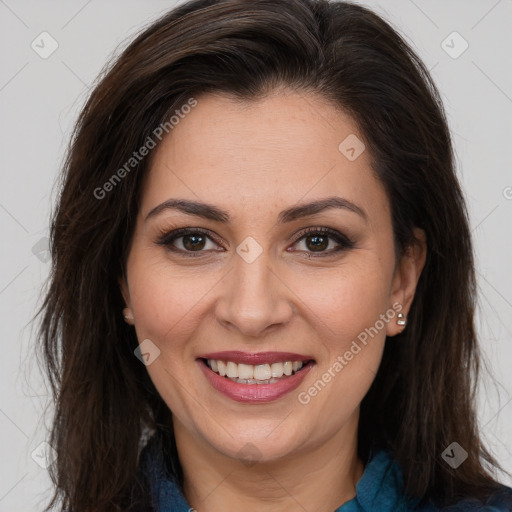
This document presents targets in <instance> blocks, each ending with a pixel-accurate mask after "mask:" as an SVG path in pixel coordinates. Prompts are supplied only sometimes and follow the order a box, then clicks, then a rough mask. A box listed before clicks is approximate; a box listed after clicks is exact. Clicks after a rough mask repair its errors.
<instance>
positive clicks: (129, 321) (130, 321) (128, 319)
mask: <svg viewBox="0 0 512 512" xmlns="http://www.w3.org/2000/svg"><path fill="white" fill-rule="evenodd" d="M123 316H124V320H125V322H126V323H127V324H130V325H133V316H132V315H131V314H130V309H129V308H124V309H123Z"/></svg>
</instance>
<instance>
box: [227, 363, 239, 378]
mask: <svg viewBox="0 0 512 512" xmlns="http://www.w3.org/2000/svg"><path fill="white" fill-rule="evenodd" d="M226 375H227V376H228V377H233V378H234V377H238V365H237V364H236V363H233V362H232V361H228V364H227V365H226Z"/></svg>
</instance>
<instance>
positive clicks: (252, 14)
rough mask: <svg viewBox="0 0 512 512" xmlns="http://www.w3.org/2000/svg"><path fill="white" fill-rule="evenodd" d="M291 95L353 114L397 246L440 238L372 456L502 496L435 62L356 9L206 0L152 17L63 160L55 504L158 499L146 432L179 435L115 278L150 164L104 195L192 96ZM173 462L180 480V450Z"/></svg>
mask: <svg viewBox="0 0 512 512" xmlns="http://www.w3.org/2000/svg"><path fill="white" fill-rule="evenodd" d="M279 86H286V87H289V88H291V89H294V90H297V91H301V92H304V93H308V92H310V93H314V94H318V95H321V96H322V97H324V98H326V99H327V100H330V101H331V102H332V104H333V105H334V106H337V107H339V108H341V109H343V110H344V111H345V112H348V113H349V114H350V115H351V116H352V117H353V118H354V119H355V120H356V122H357V123H358V125H359V127H360V129H361V133H362V134H363V137H364V140H365V144H366V145H367V148H368V149H369V152H370V154H371V155H372V162H373V164H372V165H373V170H374V172H375V173H376V176H377V177H378V179H379V180H380V181H381V182H382V183H383V185H384V187H385V189H386V191H387V194H388V197H389V201H390V205H391V212H392V222H393V229H394V235H395V242H396V246H397V248H398V249H399V252H400V253H401V252H403V251H405V250H406V248H407V247H408V246H410V245H411V244H413V243H414V242H415V240H414V237H413V231H412V229H413V227H414V226H418V227H420V228H422V229H423V230H424V231H425V233H426V236H427V243H428V255H427V261H426V264H425V267H424V270H423V273H422V275H421V278H420V280H419V283H418V287H417V291H416V296H415V299H414V301H413V304H412V308H411V311H410V313H409V318H408V326H407V329H405V331H404V332H403V333H402V334H400V335H398V336H397V337H396V338H395V339H393V340H389V342H388V343H386V348H385V351H384V355H383V360H382V364H381V367H380V369H379V372H378V374H377V376H376V379H375V381H374V383H373V385H372V387H371V389H370V391H369V392H368V394H367V396H366V397H365V398H364V400H363V402H362V404H361V417H360V426H359V446H358V449H359V453H360V455H361V457H363V458H364V459H366V457H367V456H368V453H370V450H373V449H375V448H379V447H384V448H389V449H390V450H392V451H393V454H394V456H395V458H396V460H397V461H398V462H399V463H400V464H401V466H402V469H403V472H404V481H405V485H406V492H407V493H408V494H409V495H411V496H415V497H420V498H424V499H427V498H429V499H433V500H435V501H436V502H437V503H438V504H448V503H451V502H453V501H456V500H457V499H460V498H461V497H469V496H474V497H480V498H483V497H485V496H487V495H489V493H490V491H491V490H492V489H493V488H494V487H496V484H495V481H494V480H493V477H492V476H491V474H490V473H489V472H488V471H489V470H488V469H487V468H486V466H495V467H499V466H498V465H497V463H496V461H495V460H494V459H493V458H492V456H491V455H490V453H489V452H488V451H487V450H486V448H485V447H484V446H483V444H482V442H481V440H480V438H479V432H478V427H477V422H476V415H475V408H474V396H475V389H476V381H477V375H478V369H479V360H480V359H479V358H480V356H479V353H478V346H477V339H476V335H475V328H474V318H473V317H474V308H475V297H476V289H475V275H474V263H473V255H472V246H471V240H470V232H469V229H468V218H467V212H466V207H465V203H464V199H463V195H462V192H461V189H460V186H459V183H458V181H457V178H456V174H455V169H454V157H453V151H452V143H451V139H450V134H449V131H448V127H447V122H446V119H445V114H444V111H443V107H442V104H441V100H440V96H439V93H438V91H437V89H436V87H435V85H434V84H433V82H432V79H431V77H430V75H429V73H428V71H427V69H426V68H425V66H424V64H423V63H422V62H421V61H420V59H419V58H418V57H417V55H416V54H415V53H414V51H413V50H412V49H411V48H410V46H409V45H408V44H407V43H406V42H405V41H404V40H403V38H402V37H400V36H399V35H398V34H397V32H396V31H395V30H394V29H393V28H392V27H391V26H390V25H389V24H388V23H387V22H385V21H384V20H383V19H381V18H380V17H379V16H377V15H376V14H374V13H372V12H371V11H370V10H367V9H366V8H363V7H361V6H359V5H355V4H351V3H348V2H327V1H325V0H196V1H193V2H189V3H186V4H183V5H181V6H180V7H178V8H176V9H174V10H172V11H170V12H169V13H168V14H166V15H165V16H163V17H162V18H160V19H159V20H158V21H156V22H155V23H153V24H151V26H149V27H148V28H146V29H145V30H144V31H143V32H142V33H141V34H140V35H138V37H136V39H135V40H134V41H133V42H132V43H131V44H130V45H129V46H128V47H127V48H126V49H125V50H124V51H123V52H122V54H121V55H120V56H119V57H118V58H117V59H116V60H115V61H114V62H113V63H112V64H111V65H110V67H109V68H108V69H107V70H106V71H105V72H104V73H103V74H102V76H101V77H100V80H99V82H98V84H97V85H96V87H95V88H94V89H93V90H92V92H91V94H90V97H89V99H88V101H87V102H86V105H85V106H84V108H83V110H82V112H81V114H80V116H79V119H78V121H77V124H76V128H75V132H74V134H73V140H72V143H71V144H70V148H69V152H68V155H67V158H66V161H65V165H64V169H63V174H62V182H61V187H60V190H59V195H60V197H59V202H58V204H57V206H56V208H55V210H54V211H53V213H52V223H51V238H50V245H51V247H50V249H51V254H52V271H51V275H50V279H49V286H48V289H47V291H46V295H45V298H44V303H43V305H42V307H41V310H40V311H39V312H38V314H41V316H42V319H41V327H40V348H41V349H42V354H43V356H44V365H45V369H46V371H47V373H48V375H49V379H50V383H51V386H52V390H53V393H54V397H55V400H54V404H55V415H54V423H53V426H52V430H51V438H50V443H51V445H52V446H53V448H54V449H55V451H56V455H57V459H56V462H55V464H54V465H53V466H51V468H50V469H51V476H52V479H53V481H54V483H55V486H56V492H55V495H54V496H53V499H52V502H51V504H50V506H54V505H55V504H56V503H61V504H62V506H63V507H65V508H66V509H67V510H70V511H72V512H82V511H91V510H94V511H95V512H101V511H107V510H108V511H113V510H131V509H132V508H131V507H133V508H134V507H135V503H136V502H137V500H138V501H139V502H143V501H144V499H145V494H144V493H145V492H146V490H145V487H144V485H143V482H142V481H141V480H140V479H139V477H138V476H137V468H138V453H139V445H140V442H141V435H142V431H143V428H145V427H149V428H152V429H155V430H156V431H157V432H160V433H162V432H164V433H167V435H168V436H169V438H170V439H171V441H172V442H173V436H172V430H170V429H171V427H170V424H171V422H170V420H169V419H170V414H171V413H170V411H169V410H168V408H167V406H166V405H165V403H164V402H163V400H162V399H161V398H160V396H159V395H158V393H157V391H156V389H155V388H154V386H153V384H152V382H151V380H150V379H149V376H148V373H147V371H146V368H145V367H144V365H142V364H141V363H140V361H139V360H138V359H137V358H136V357H135V356H134V349H135V348H136V347H137V339H136V336H135V332H134V330H133V328H132V327H130V326H127V325H126V324H125V322H124V321H123V318H122V314H121V312H122V309H123V307H124V303H123V299H122V296H121V293H120V288H119V283H118V279H119V277H120V276H122V275H123V273H124V268H125V262H126V258H127V254H128V251H129V246H130V241H131V237H132V234H133V230H134V223H135V218H136V215H137V212H138V207H139V203H140V190H141V180H142V179H143V177H144V175H145V173H146V172H147V171H148V169H149V165H150V162H151V155H150V156H148V157H147V158H145V159H142V160H141V161H140V162H137V165H136V166H135V167H134V168H133V169H130V171H129V172H126V173H124V175H123V179H120V180H118V181H115V183H114V185H112V186H111V187H108V189H109V190H108V193H101V196H102V197H100V198H98V195H100V194H98V192H97V191H98V189H99V188H102V187H103V190H106V188H105V187H104V184H105V183H107V182H109V183H111V184H112V181H109V180H111V179H112V176H113V175H115V174H116V173H118V170H119V169H120V168H122V166H123V165H124V164H125V163H126V162H127V161H129V159H130V158H131V157H132V155H133V152H134V151H137V150H138V149H139V148H140V147H142V146H143V145H144V143H145V141H146V140H147V138H148V137H152V138H154V135H152V134H154V130H155V128H156V127H158V126H159V125H161V124H162V123H165V122H166V121H168V119H169V115H170V113H173V112H174V111H175V110H176V109H179V108H180V107H181V106H182V105H183V104H185V103H186V102H187V101H188V100H189V99H190V98H191V97H194V98H198V99H199V101H200V96H201V95H202V94H205V93H208V92H213V91H215V92H221V93H226V94H230V95H232V96H233V97H235V98H237V99H240V100H242V101H253V100H257V99H258V98H261V97H263V96H264V95H265V94H267V93H268V92H270V91H272V90H275V89H276V88H277V87H279ZM125 170H126V169H125ZM118 176H119V174H118ZM398 256H399V254H398ZM453 441H457V442H458V443H459V444H460V445H461V446H462V447H463V448H464V449H465V450H466V451H467V452H468V455H469V456H468V459H467V460H466V461H465V462H464V464H462V465H461V466H460V467H459V468H458V469H457V470H453V469H451V468H450V467H449V466H448V465H447V464H446V463H445V462H444V461H443V460H442V459H441V453H442V452H443V450H444V449H445V448H446V447H447V446H448V445H449V444H450V443H451V442H453ZM173 450H174V451H173ZM168 457H169V458H171V459H172V460H171V461H170V462H171V465H172V466H173V467H174V468H175V472H176V474H177V476H178V477H179V478H180V465H179V460H178V459H177V456H176V451H175V447H174V448H172V450H171V452H170V453H169V454H168ZM139 498H140V499H139ZM146 510H148V508H146Z"/></svg>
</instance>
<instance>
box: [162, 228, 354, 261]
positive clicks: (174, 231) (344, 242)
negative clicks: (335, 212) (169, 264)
mask: <svg viewBox="0 0 512 512" xmlns="http://www.w3.org/2000/svg"><path fill="white" fill-rule="evenodd" d="M196 233H198V234H203V235H205V236H206V237H207V238H209V239H210V240H211V241H213V242H214V243H216V244H217V245H222V242H220V241H219V240H220V239H219V237H217V235H215V233H213V232H212V231H210V230H209V229H206V228H198V227H197V228H196V227H185V228H172V227H171V228H170V229H162V230H160V232H159V234H158V236H157V239H156V241H155V243H156V244H157V245H162V246H164V247H167V248H168V249H169V250H170V251H172V252H174V253H177V254H181V255H184V256H186V257H188V256H192V257H197V256H201V255H203V254H204V253H206V254H208V253H209V252H211V251H204V250H199V251H183V250H182V249H177V248H175V247H173V246H172V243H173V242H174V241H175V240H178V239H179V238H182V237H184V236H187V235H192V234H196ZM309 234H319V235H324V236H328V237H329V238H331V239H332V240H334V241H335V242H336V243H337V244H338V245H339V246H341V247H339V248H336V249H331V250H329V251H320V252H317V253H315V252H314V251H297V252H301V253H302V252H304V253H305V254H307V255H308V257H323V256H329V255H333V254H336V253H339V252H341V251H344V250H348V249H351V248H352V247H354V245H355V242H354V241H353V240H352V239H350V238H349V237H348V236H347V235H345V234H343V233H341V232H340V231H338V230H336V229H333V228H329V227H325V226H318V227H308V228H304V229H301V230H299V232H298V233H296V234H294V235H292V236H291V237H290V238H289V239H288V241H289V240H294V241H293V244H292V245H296V244H297V243H298V242H300V241H301V240H302V239H304V238H305V237H307V236H308V235H309ZM288 241H287V243H288ZM293 252H295V251H293Z"/></svg>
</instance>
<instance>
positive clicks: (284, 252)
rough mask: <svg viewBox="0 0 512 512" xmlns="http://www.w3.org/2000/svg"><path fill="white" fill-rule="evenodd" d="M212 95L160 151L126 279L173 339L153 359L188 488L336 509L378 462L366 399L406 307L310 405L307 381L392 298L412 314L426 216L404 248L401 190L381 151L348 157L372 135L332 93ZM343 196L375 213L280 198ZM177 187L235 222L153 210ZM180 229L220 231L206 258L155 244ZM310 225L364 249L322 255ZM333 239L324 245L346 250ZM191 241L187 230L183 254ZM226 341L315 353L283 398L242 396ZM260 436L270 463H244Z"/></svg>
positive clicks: (137, 313) (262, 459)
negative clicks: (219, 374) (396, 218)
mask: <svg viewBox="0 0 512 512" xmlns="http://www.w3.org/2000/svg"><path fill="white" fill-rule="evenodd" d="M197 99H198V105H197V106H196V107H195V108H193V109H192V110H191V112H190V113H189V114H188V115H187V116H185V118H184V119H183V120H181V121H180V123H179V124H178V125H177V126H175V127H174V129H173V130H172V132H170V134H169V135H168V136H167V137H166V138H165V139H164V140H163V143H162V144H161V146H159V148H158V149H157V150H155V154H154V155H152V158H153V160H152V162H151V168H150V171H149V173H148V175H147V176H146V180H145V182H144V186H143V190H142V203H141V208H140V211H139V215H138V219H137V223H136V228H135V231H134V234H133V240H132V245H131V248H130V252H129V257H128V260H127V268H126V276H127V277H126V280H121V281H120V285H121V290H122V293H123V297H124V299H125V301H126V306H127V308H128V312H129V315H130V316H131V317H132V318H133V320H130V323H133V324H134V326H135V329H136V333H137V337H138V339H139V342H141V341H142V340H145V339H150V340H151V341H152V342H153V343H154V344H155V345H156V346H158V348H159V349H160V351H161V353H160V355H159V357H158V358H156V359H155V361H154V362H153V363H152V364H150V365H149V366H147V370H148V372H149V375H150V377H151V379H152V381H153V382H154V384H155V386H156V388H157V390H158V391H159V393H160V394H161V396H162V397H163V399H164V400H165V402H166V403H167V405H168V406H169V408H170V409H171V410H172V411H173V422H174V428H175V435H176V443H177V447H178V452H179V456H180V461H181V464H182V467H183V470H184V474H185V486H184V492H185V496H186V498H187V500H188V501H189V503H190V504H191V506H192V507H194V508H195V509H196V510H198V511H199V512H220V511H225V510H226V504H227V503H228V504H229V509H230V510H236V509H243V510H246V511H248V512H251V511H261V510H266V511H270V512H277V511H285V510H290V509H295V510H298V509H301V507H303V509H304V510H315V511H319V512H322V511H324V512H332V510H334V509H336V508H337V507H339V506H340V505H342V504H343V503H345V502H346V501H348V500H350V499H351V498H353V497H354V496H355V486H356V484H357V482H358V480H359V479H360V477H361V475H362V473H363V471H364V464H363V461H361V460H360V459H359V457H358V455H357V450H356V447H357V425H358V420H359V406H360V402H361V400H362V399H363V397H364V395H365V394H366V392H367V391H368V389H369V388H370V385H371V383H372V381H373V379H374V377H375V374H376V372H377V369H378V367H379V364H380V361H381V357H382V351H383V348H384V344H385V343H386V336H394V335H395V334H397V333H398V332H400V331H401V330H402V329H403V327H401V326H399V325H397V323H396V317H395V318H394V319H393V320H390V321H389V322H387V323H386V324H385V326H384V328H383V329H381V330H380V331H379V332H378V335H375V336H374V337H373V338H369V342H368V344H367V345H366V346H364V348H363V349H362V350H361V351H360V352H359V353H358V354H357V355H355V356H354V358H353V359H352V360H351V361H349V362H348V364H347V365H346V366H345V367H344V368H343V370H342V371H340V372H338V373H336V376H335V377H334V378H332V379H331V381H330V382H329V383H328V384H327V385H326V386H325V387H324V388H323V389H322V390H321V391H320V392H319V393H318V394H317V395H316V396H314V397H312V398H311V401H310V402H309V403H308V404H306V405H304V404H302V403H300V402H299V400H298V394H299V393H300V392H301V391H305V390H306V391H307V390H308V388H310V387H311V386H312V385H313V384H314V382H315V381H317V380H318V379H319V378H320V377H321V376H322V374H323V373H325V372H326V371H328V369H329V368H332V366H333V363H334V362H335V361H336V358H337V357H338V356H340V355H343V354H344V353H345V352H346V351H347V350H348V349H349V347H350V345H351V343H352V341H353V340H356V339H357V336H358V334H360V333H361V332H362V331H364V330H365V328H368V327H370V326H374V325H375V323H376V321H377V320H378V319H379V315H381V314H383V313H385V312H386V311H387V310H389V309H390V308H392V305H393V303H396V302H398V303H400V304H401V305H402V312H403V313H405V314H406V315H407V312H408V311H409V308H410V305H411V302H412V299H413V297H414V292H415V288H416V285H417V282H418V279H419V276H420V273H421V271H422V268H423V265H424V262H425V256H426V244H425V237H424V233H423V232H422V231H421V230H419V229H416V233H415V234H416V236H417V238H418V240H419V243H418V245H417V246H414V247H411V249H410V250H409V251H408V252H407V254H406V255H405V256H404V257H403V258H401V259H400V260H397V257H396V254H395V252H394V246H393V232H392V225H391V216H390V208H389V202H388V198H387V196H386V193H385V191H384V188H383V186H382V184H381V183H380V182H379V181H378V180H377V178H376V177H375V175H374V174H373V172H372V170H371V168H370V155H369V151H368V150H366V151H364V152H363V153H362V154H361V155H360V156H359V157H358V158H357V159H356V160H354V161H349V160H348V159H347V158H346V157H345V156H344V155H343V154H342V153H341V152H340V151H339V150H338V146H339V144H340V142H341V141H343V140H344V139H345V138H346V137H347V136H348V135H350V134H356V135H357V136H358V137H359V138H360V139H361V140H362V139H363V137H362V134H361V133H360V131H359V129H358V127H357V125H356V123H355V122H354V121H353V120H352V119H351V118H350V117H349V116H348V115H346V114H344V113H343V112H341V111H340V110H337V109H335V108H334V106H333V105H332V104H330V103H328V102H327V101H325V100H324V99H323V98H321V97H318V96H315V95H313V94H311V93H301V94H299V93H298V92H294V91H290V90H287V89H281V90H279V91H275V92H273V93H271V94H269V95H267V96H265V97H264V98H263V99H260V100H258V101H256V102H236V101H234V100H233V99H230V97H228V96H226V95H220V94H207V95H204V96H201V97H199V98H197ZM333 195H336V196H340V197H343V198H345V199H348V200H349V201H351V202H353V203H355V204H356V205H357V206H359V207H360V208H361V209H363V210H364V212H365V213H366V216H367V218H366V219H364V218H363V217H362V216H360V215H358V214H357V213H354V212H352V211H350V210H348V209H328V210H325V211H324V212H321V213H318V214H316V215H314V216H310V217H308V218H303V219H298V220H295V221H293V222H291V223H289V224H283V225H279V224H278V223H277V218H278V214H279V212H281V210H284V209H285V208H288V207H291V206H295V205H297V203H305V202H309V201H312V200H315V199H321V198H325V197H329V196H333ZM170 198H184V199H192V200H196V201H203V202H208V203H211V204H214V205H216V206H218V207H220V208H222V209H225V210H227V211H228V212H229V214H230V217H231V220H230V222H229V224H222V223H219V222H216V221H213V220H207V219H203V218H199V217H194V216H192V215H187V214H184V213H181V212H178V211H173V210H165V211H163V212H162V213H160V214H158V215H156V216H154V217H151V218H149V219H148V220H147V221H146V220H145V218H146V216H147V214H148V212H149V211H150V210H151V209H153V208H154V207H155V206H157V205H159V204H161V203H162V202H164V201H166V200H168V199H170ZM171 227H172V228H185V227H192V228H205V229H208V230H210V231H211V232H212V233H214V234H215V235H216V237H217V238H218V241H217V240H213V239H212V240H209V239H206V240H207V241H206V245H203V246H202V248H200V249H199V250H201V251H203V255H202V256H200V257H197V258H195V257H187V256H186V255H180V254H178V253H173V252H171V251H170V250H168V249H166V248H165V247H163V246H161V245H158V244H157V243H156V240H157V239H158V236H159V233H160V231H164V230H170V229H171ZM308 227H330V228H332V229H334V230H336V231H339V232H340V233H343V234H345V235H346V236H348V237H349V238H351V239H352V240H353V241H354V247H353V248H350V249H345V250H343V251H340V252H337V253H332V255H331V256H327V257H322V256H316V257H315V254H319V252H315V246H314V244H312V243H308V239H307V238H303V237H302V234H301V231H302V230H303V229H304V228H308ZM247 236H251V237H252V238H254V239H255V240H256V241H257V242H258V243H259V245H260V246H261V248H262V250H263V252H262V253H261V254H260V255H259V257H258V258H256V260H255V261H253V262H252V263H247V262H246V261H245V260H244V259H242V258H241V257H240V256H239V255H238V254H237V252H236V248H237V246H239V245H240V244H241V243H242V241H243V240H244V239H245V238H246V237H247ZM328 240H329V246H328V247H327V246H326V247H324V248H323V249H320V250H318V249H317V251H320V252H321V251H322V250H323V252H324V253H325V252H329V251H330V250H331V249H333V248H336V247H338V242H336V240H334V239H332V238H329V239H328ZM184 242H185V240H184V238H178V239H176V240H175V241H174V246H175V247H176V248H178V249H181V250H182V253H183V252H186V248H187V246H184V245H183V243H184ZM189 242H190V240H189ZM219 242H221V243H219ZM188 247H190V243H189V245H188ZM215 249H220V250H219V251H215ZM190 252H191V251H190V249H189V253H190ZM306 254H310V255H311V258H309V259H307V258H305V257H304V256H305V255H306ZM222 350H242V351H246V352H261V351H290V352H295V353H299V354H304V355H310V356H311V357H313V358H314V359H315V362H316V364H315V366H314V367H313V369H312V370H311V371H310V372H309V374H308V375H306V378H305V380H304V381H303V382H302V384H301V385H300V386H299V388H298V389H297V390H294V391H292V392H291V393H288V394H287V395H285V396H284V397H282V398H280V399H278V400H275V401H273V402H269V403H265V404H255V403H249V404H247V403H239V402H236V401H234V400H231V399H229V398H227V397H226V396H224V395H222V394H221V393H219V392H217V391H216V390H214V389H213V388H212V387H211V385H210V384H209V382H208V381H207V379H206V378H205V376H204V375H203V373H202V372H201V370H200V368H199V367H198V364H197V362H196V358H198V357H199V356H200V355H202V354H205V353H208V352H213V351H222ZM248 443H251V445H248ZM249 446H250V447H251V449H252V450H253V451H255V455H254V457H255V458H256V459H257V462H256V463H248V462H247V461H246V460H244V455H243V454H244V453H246V452H247V450H248V447H249ZM244 447H245V448H244ZM254 447H255V448H254Z"/></svg>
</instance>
